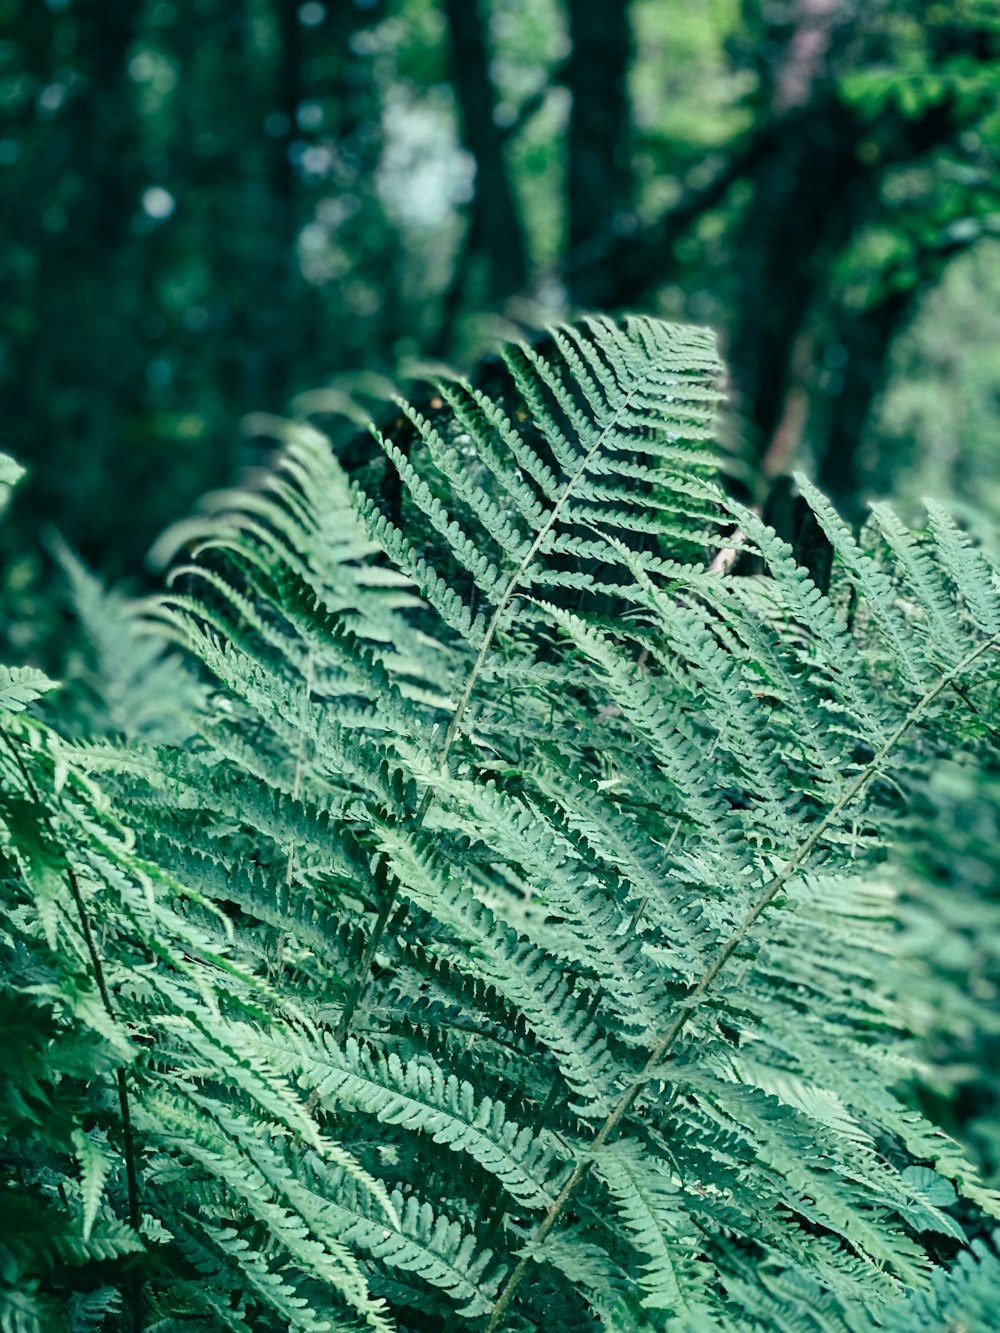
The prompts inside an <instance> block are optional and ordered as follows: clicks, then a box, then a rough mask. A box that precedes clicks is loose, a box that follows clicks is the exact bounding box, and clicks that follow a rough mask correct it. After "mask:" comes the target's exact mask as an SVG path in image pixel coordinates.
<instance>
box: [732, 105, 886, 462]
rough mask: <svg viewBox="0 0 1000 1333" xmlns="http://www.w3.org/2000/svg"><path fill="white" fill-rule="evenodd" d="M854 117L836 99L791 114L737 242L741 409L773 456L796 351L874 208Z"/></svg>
mask: <svg viewBox="0 0 1000 1333" xmlns="http://www.w3.org/2000/svg"><path fill="white" fill-rule="evenodd" d="M858 137H859V131H858V126H857V124H856V122H855V119H854V116H853V113H852V112H851V111H850V110H849V109H848V108H845V107H843V106H842V105H840V104H838V103H837V102H836V101H835V100H834V99H833V98H830V99H824V100H823V101H822V102H819V103H816V104H814V105H812V106H810V107H809V108H808V109H806V110H804V111H802V112H799V113H796V114H795V115H794V116H792V117H789V118H788V119H787V121H786V123H785V126H784V133H783V134H782V135H781V136H780V137H779V138H778V139H777V140H776V142H775V143H774V145H773V148H772V151H771V152H770V153H769V154H768V155H767V157H766V158H765V160H764V161H763V162H762V163H761V164H760V166H759V167H758V169H757V172H756V173H755V182H754V192H753V196H752V199H751V201H750V203H749V205H748V206H747V210H746V215H745V219H744V222H743V225H742V227H741V228H740V230H739V232H738V234H737V239H736V243H735V245H736V259H737V263H738V265H739V272H738V280H739V285H738V289H737V291H738V295H737V300H736V322H735V325H734V328H733V331H732V335H731V339H730V344H729V348H728V356H729V363H730V366H731V369H732V375H733V383H734V388H735V394H736V402H737V409H738V410H739V411H740V412H741V414H742V415H743V417H744V420H745V422H746V424H747V429H748V433H749V434H750V437H751V444H752V446H753V449H754V452H755V453H756V454H757V456H758V457H761V458H763V457H764V455H765V454H766V453H767V451H768V450H769V448H770V447H771V445H772V442H773V440H774V436H775V432H776V431H777V428H778V425H779V422H780V421H781V419H782V415H783V412H784V408H785V400H786V397H787V395H788V392H789V390H790V389H791V388H792V387H793V372H792V367H793V352H794V349H795V346H796V343H797V341H798V339H799V337H800V334H801V330H802V328H803V325H804V323H805V321H806V318H807V316H808V314H809V311H810V309H811V307H812V305H813V303H814V300H815V299H816V297H817V295H818V293H819V292H820V291H821V290H822V287H823V285H824V284H825V283H827V282H829V280H830V269H831V266H832V264H833V261H834V259H835V257H836V256H837V254H838V253H839V252H840V251H841V250H842V249H843V247H844V245H845V244H846V243H847V242H848V240H849V239H850V237H851V235H852V234H853V232H854V229H855V227H856V225H857V221H858V218H859V216H860V215H861V214H862V213H863V212H864V209H865V206H866V204H867V203H868V196H869V194H870V189H868V188H867V187H868V186H869V185H870V183H871V181H870V178H871V172H870V170H869V169H868V168H866V167H865V166H864V165H863V164H862V163H861V162H860V161H859V159H858V157H857V154H856V152H855V148H856V144H857V140H858Z"/></svg>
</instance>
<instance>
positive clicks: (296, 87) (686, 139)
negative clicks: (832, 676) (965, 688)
mask: <svg viewBox="0 0 1000 1333" xmlns="http://www.w3.org/2000/svg"><path fill="white" fill-rule="evenodd" d="M0 107H2V111H3V122H2V126H0V309H2V312H3V313H2V321H0V403H2V412H0V421H2V429H3V445H2V447H3V448H4V449H5V450H7V451H9V452H10V453H12V454H13V455H14V456H15V457H17V458H18V459H19V460H20V461H21V462H22V463H24V464H25V465H27V466H28V467H29V469H30V471H31V474H32V476H31V480H30V483H29V485H28V487H27V488H26V490H25V491H24V493H23V494H22V495H20V496H19V499H18V505H17V506H16V513H15V516H14V520H13V526H11V525H10V524H8V533H7V537H6V541H7V543H8V547H9V548H13V549H9V550H8V555H9V557H10V558H8V560H7V561H6V562H5V567H6V575H5V578H6V581H7V590H8V600H9V593H10V590H11V582H12V581H13V585H14V587H15V588H20V589H21V590H22V592H25V593H27V590H29V589H30V588H31V587H33V586H35V585H36V584H38V583H39V580H41V581H42V583H44V577H45V576H44V561H45V556H44V555H43V553H42V548H41V547H40V546H39V545H38V544H37V542H33V541H32V535H33V534H38V533H39V532H40V531H43V527H42V525H43V524H51V525H53V526H54V527H55V528H56V529H58V531H59V532H60V533H62V535H63V536H64V537H65V538H66V539H67V540H68V541H69V542H70V543H71V544H72V545H73V546H74V547H75V548H76V549H78V550H79V551H80V552H81V553H82V554H83V556H84V557H85V559H86V560H87V561H88V562H90V563H91V564H93V565H95V566H97V567H98V568H99V569H101V570H102V571H104V572H106V573H107V574H109V575H111V576H120V575H122V574H123V573H126V572H127V573H131V574H136V573H137V572H140V571H141V570H142V567H143V565H142V562H143V558H144V556H145V553H146V552H147V551H148V549H149V547H150V545H151V543H152V542H153V541H154V539H155V537H156V535H157V533H158V532H159V531H160V530H161V529H162V528H163V527H164V525H166V524H168V523H170V522H171V521H172V520H174V519H176V518H178V517H179V516H181V515H183V514H184V512H185V510H186V509H187V508H188V507H189V506H190V505H191V504H192V502H194V501H195V499H196V498H197V497H198V496H199V495H200V494H201V493H202V492H204V491H205V490H207V489H209V488H213V487H218V486H222V485H226V484H230V483H231V482H233V481H234V480H235V479H237V478H238V477H239V476H240V474H241V471H242V470H243V469H245V468H246V467H247V466H252V465H255V464H258V463H260V462H261V461H262V460H264V459H266V456H267V453H266V450H267V445H266V444H265V442H264V441H263V440H261V439H255V437H254V434H253V418H251V425H250V429H249V430H243V431H241V430H240V429H239V422H240V421H241V419H243V418H245V417H246V414H248V413H262V412H264V413H288V412H291V413H298V414H308V415H310V416H312V417H314V418H316V419H318V420H319V421H320V423H321V424H324V425H325V426H327V427H332V428H333V429H334V430H335V431H336V430H337V429H339V428H338V426H337V420H338V418H337V413H338V411H339V410H340V409H342V408H344V407H345V406H346V407H348V408H350V407H351V401H352V399H354V400H356V399H357V396H358V395H359V394H360V395H362V401H364V395H366V394H369V395H371V398H370V399H369V401H368V406H372V404H373V401H374V399H377V397H378V396H379V395H380V394H381V393H384V392H385V391H387V390H388V389H389V388H390V382H394V383H397V384H398V383H401V382H402V381H403V380H404V379H405V377H406V375H407V374H408V373H410V370H411V369H412V363H413V359H414V358H415V357H420V356H423V357H427V356H430V357H434V358H441V359H444V360H447V361H449V362H451V363H453V364H457V365H459V366H462V367H464V366H468V365H469V364H471V362H472V361H473V359H474V358H475V356H476V355H477V354H478V353H480V352H482V351H483V350H484V349H485V348H488V347H489V346H490V344H491V342H492V341H493V340H494V339H495V338H496V337H497V336H499V335H502V334H506V335H509V334H510V333H511V332H512V331H513V332H515V333H516V332H517V331H518V330H519V329H520V330H530V329H531V328H533V327H535V326H537V325H539V324H542V323H544V322H546V321H549V320H552V319H553V318H558V317H562V316H566V315H568V314H572V313H573V312H575V311H579V310H581V309H593V308H600V309H605V310H609V311H615V310H620V309H628V308H632V309H642V310H646V311H650V312H654V313H658V314H663V315H666V316H668V317H672V318H676V319H679V320H686V321H695V322H704V323H709V324H711V325H713V326H714V327H715V328H717V329H718V331H719V333H720V335H721V339H722V344H723V349H724V352H725V355H726V357H727V359H728V361H729V364H730V366H731V369H732V383H731V393H732V404H733V407H732V413H731V418H730V421H729V423H728V426H727V435H728V436H729V437H730V438H729V443H730V447H731V448H732V449H733V451H734V465H733V466H734V471H735V472H736V473H738V474H741V475H742V476H743V477H744V480H745V481H746V483H747V485H748V486H749V487H750V489H751V490H754V491H758V490H759V488H760V479H761V478H763V477H766V476H768V475H774V474H777V473H780V472H782V471H785V470H787V469H788V468H789V467H790V466H792V465H805V466H808V467H811V468H812V470H813V471H814V473H815V475H816V476H817V478H818V480H819V482H820V484H821V485H822V486H823V487H824V488H825V489H826V490H827V491H828V492H829V493H830V494H831V495H832V496H833V497H834V499H835V500H836V501H837V502H838V504H839V505H840V506H841V507H842V508H843V509H844V510H845V511H846V512H847V513H849V514H851V515H852V516H854V517H857V516H858V515H859V514H860V513H861V512H862V503H863V500H864V498H865V497H867V496H869V495H871V494H887V493H888V494H893V495H894V496H895V497H896V498H897V499H902V500H903V502H904V505H905V503H906V502H909V501H910V500H911V499H913V498H914V497H917V496H919V495H920V494H922V493H925V492H931V493H934V494H935V495H937V496H939V497H940V498H944V499H949V500H951V501H957V502H959V504H960V505H961V503H962V502H967V503H970V504H973V505H974V506H975V507H976V508H977V509H978V510H979V511H981V512H983V513H985V514H986V515H987V516H988V515H989V514H990V513H991V512H992V513H993V514H994V515H995V514H998V513H1000V463H998V461H997V460H998V457H1000V444H998V441H1000V429H998V420H997V418H998V415H1000V262H998V260H1000V175H998V172H997V154H998V152H1000V10H998V6H997V4H996V3H995V0H954V2H953V3H924V2H923V0H782V2H779V0H704V3H698V4H689V3H684V2H683V0H630V2H627V0H611V2H609V0H329V2H328V3H322V2H321V0H305V2H304V3H301V4H295V3H288V2H286V0H0ZM915 512H916V511H915V510H914V513H915ZM21 632H22V634H26V633H27V632H28V631H27V629H26V628H25V627H24V626H23V625H22V628H21ZM24 646H25V647H27V646H28V645H27V644H25V645H24Z"/></svg>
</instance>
